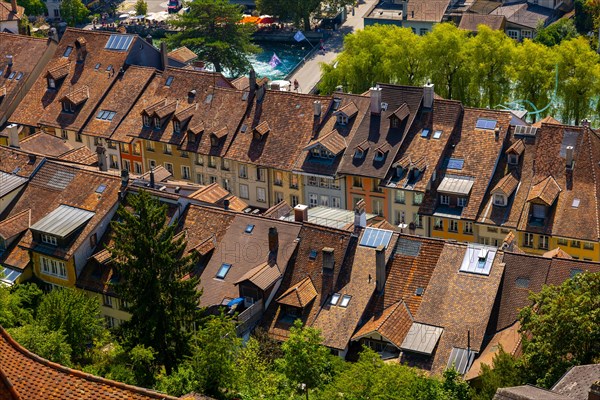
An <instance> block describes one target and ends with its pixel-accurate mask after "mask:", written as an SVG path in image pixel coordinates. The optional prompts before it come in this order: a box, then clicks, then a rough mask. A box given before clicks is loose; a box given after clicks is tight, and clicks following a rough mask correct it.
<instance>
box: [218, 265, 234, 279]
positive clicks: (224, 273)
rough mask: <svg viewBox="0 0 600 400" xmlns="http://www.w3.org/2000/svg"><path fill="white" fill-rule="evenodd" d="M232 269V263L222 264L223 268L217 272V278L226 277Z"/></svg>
mask: <svg viewBox="0 0 600 400" xmlns="http://www.w3.org/2000/svg"><path fill="white" fill-rule="evenodd" d="M230 269H231V264H222V265H221V268H219V271H218V272H217V279H225V277H226V276H227V273H228V272H229V270H230Z"/></svg>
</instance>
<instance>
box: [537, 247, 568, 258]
mask: <svg viewBox="0 0 600 400" xmlns="http://www.w3.org/2000/svg"><path fill="white" fill-rule="evenodd" d="M542 256H544V257H546V258H567V259H573V257H571V256H570V255H569V254H568V253H566V252H565V251H564V250H563V249H561V248H560V247H557V248H555V249H554V250H550V251H547V252H545V253H544V254H542Z"/></svg>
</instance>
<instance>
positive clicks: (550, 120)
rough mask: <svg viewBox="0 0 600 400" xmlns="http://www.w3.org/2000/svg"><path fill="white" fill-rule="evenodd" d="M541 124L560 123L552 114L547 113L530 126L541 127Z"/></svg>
mask: <svg viewBox="0 0 600 400" xmlns="http://www.w3.org/2000/svg"><path fill="white" fill-rule="evenodd" d="M543 124H551V125H561V123H560V121H558V120H557V119H555V118H554V117H553V116H551V115H548V116H547V117H544V118H542V119H540V120H539V121H536V122H535V123H534V124H532V125H531V126H533V127H535V128H541V127H542V125H543Z"/></svg>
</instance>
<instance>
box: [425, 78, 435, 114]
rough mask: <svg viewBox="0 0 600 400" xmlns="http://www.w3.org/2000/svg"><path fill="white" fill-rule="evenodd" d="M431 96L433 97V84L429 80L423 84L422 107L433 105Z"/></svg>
mask: <svg viewBox="0 0 600 400" xmlns="http://www.w3.org/2000/svg"><path fill="white" fill-rule="evenodd" d="M433 97H434V85H433V83H431V82H427V83H426V84H425V85H424V86H423V107H425V108H431V107H433Z"/></svg>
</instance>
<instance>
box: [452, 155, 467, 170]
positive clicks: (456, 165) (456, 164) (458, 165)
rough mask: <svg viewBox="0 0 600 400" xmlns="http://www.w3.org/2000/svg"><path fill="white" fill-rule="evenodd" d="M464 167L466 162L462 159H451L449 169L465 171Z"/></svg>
mask: <svg viewBox="0 0 600 400" xmlns="http://www.w3.org/2000/svg"><path fill="white" fill-rule="evenodd" d="M464 165H465V160H463V159H462V158H451V159H450V161H448V169H456V170H459V171H460V170H462V169H463V166H464Z"/></svg>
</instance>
